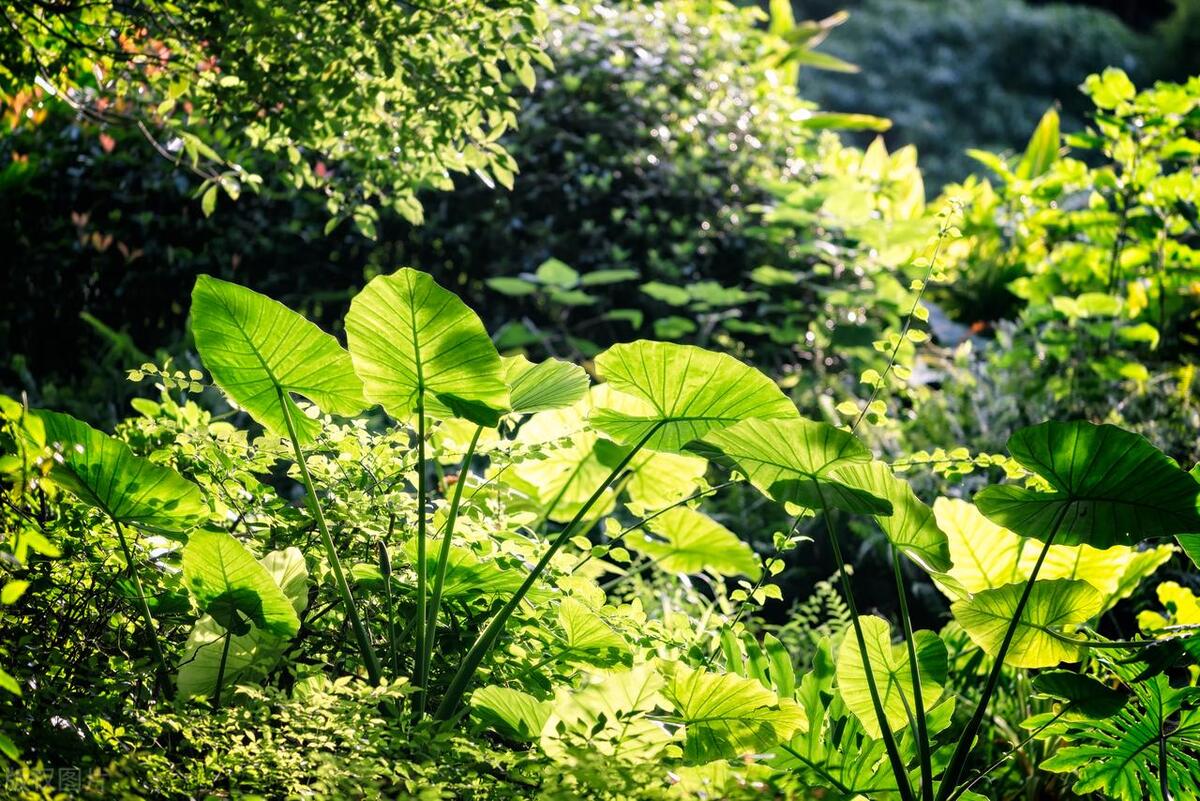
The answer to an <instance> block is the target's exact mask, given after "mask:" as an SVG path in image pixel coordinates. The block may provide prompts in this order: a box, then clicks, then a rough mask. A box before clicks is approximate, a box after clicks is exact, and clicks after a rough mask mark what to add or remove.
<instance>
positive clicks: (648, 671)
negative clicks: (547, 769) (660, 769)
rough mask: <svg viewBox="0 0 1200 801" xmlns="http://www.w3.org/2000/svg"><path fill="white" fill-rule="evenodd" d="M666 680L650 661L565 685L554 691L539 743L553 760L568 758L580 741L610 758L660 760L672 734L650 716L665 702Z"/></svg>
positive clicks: (643, 760)
mask: <svg viewBox="0 0 1200 801" xmlns="http://www.w3.org/2000/svg"><path fill="white" fill-rule="evenodd" d="M662 687H663V678H662V676H661V675H659V672H658V669H657V665H656V663H654V662H647V663H644V664H641V665H638V666H636V667H634V668H633V669H632V670H624V671H619V672H614V673H602V674H598V675H595V676H588V677H586V681H584V682H580V683H578V684H576V685H562V686H560V687H559V688H558V690H557V691H556V692H555V695H554V706H553V711H552V712H551V714H550V717H549V718H548V719H547V720H546V724H545V726H543V727H542V736H541V740H540V744H541V747H542V751H544V752H545V753H546V754H547V755H548V756H549V757H550V758H551V759H563V758H567V757H568V754H569V753H570V750H569V749H572V748H578V747H579V745H578V744H579V743H580V742H586V743H587V747H588V748H589V749H591V750H594V751H595V752H597V753H599V754H601V755H603V756H605V757H610V758H617V759H628V760H635V761H638V762H649V761H652V760H655V759H658V758H659V757H660V756H661V754H662V752H663V751H664V750H665V749H666V747H667V746H668V745H670V744H671V735H670V734H668V733H667V731H666V730H665V729H664V728H663V726H662V725H661V724H659V723H658V722H657V721H655V720H652V719H651V718H650V717H649V716H648V715H649V713H650V712H652V711H653V710H654V709H655V708H656V707H659V706H662V705H663V703H664V701H663V699H662V695H661V692H660V691H661V690H662Z"/></svg>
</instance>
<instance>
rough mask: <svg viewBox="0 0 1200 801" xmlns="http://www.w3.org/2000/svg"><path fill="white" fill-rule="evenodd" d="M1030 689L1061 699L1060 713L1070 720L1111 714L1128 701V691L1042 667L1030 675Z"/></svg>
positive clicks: (1066, 671) (1106, 716) (1084, 677)
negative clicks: (1031, 684) (1061, 708)
mask: <svg viewBox="0 0 1200 801" xmlns="http://www.w3.org/2000/svg"><path fill="white" fill-rule="evenodd" d="M1033 689H1034V692H1036V693H1038V694H1039V695H1044V696H1047V697H1050V698H1054V699H1055V700H1058V701H1062V702H1063V703H1064V704H1065V706H1066V708H1064V709H1063V710H1062V714H1063V715H1066V716H1069V719H1072V720H1088V719H1095V718H1108V717H1112V716H1113V715H1115V714H1116V713H1117V712H1119V711H1120V710H1121V707H1123V706H1125V702H1126V701H1128V700H1129V696H1128V694H1126V693H1124V692H1122V691H1120V690H1114V689H1113V688H1112V687H1109V686H1108V685H1107V684H1105V683H1104V682H1102V681H1099V680H1098V679H1094V678H1092V677H1091V676H1085V675H1083V674H1082V673H1075V672H1074V671H1071V670H1043V671H1042V672H1040V673H1038V674H1037V675H1036V676H1034V677H1033Z"/></svg>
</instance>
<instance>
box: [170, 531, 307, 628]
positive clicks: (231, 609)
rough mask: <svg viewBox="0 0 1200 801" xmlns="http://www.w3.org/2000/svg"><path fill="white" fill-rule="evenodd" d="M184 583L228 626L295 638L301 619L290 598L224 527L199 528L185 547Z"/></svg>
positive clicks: (193, 595)
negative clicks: (253, 626)
mask: <svg viewBox="0 0 1200 801" xmlns="http://www.w3.org/2000/svg"><path fill="white" fill-rule="evenodd" d="M182 561H183V583H184V584H185V585H186V586H187V588H188V591H189V592H190V593H191V594H192V597H193V598H195V599H196V604H197V606H199V607H200V608H201V609H202V610H204V611H205V612H206V613H208V614H209V615H211V616H212V618H213V619H214V620H216V622H217V623H219V624H220V625H221V626H222V627H223V628H224V629H226V630H228V631H232V632H233V633H234V634H246V633H248V632H249V631H250V624H251V623H253V624H254V625H255V626H256V627H258V628H260V629H262V630H264V631H266V632H268V633H270V634H274V635H276V636H279V637H291V636H293V635H295V634H296V632H297V631H299V629H300V620H299V618H298V617H296V610H295V608H294V607H293V605H292V601H291V599H289V598H288V597H287V596H286V595H284V593H283V590H282V589H280V587H279V585H278V584H276V583H275V579H274V577H273V576H272V575H271V573H270V572H269V571H268V570H267V568H265V567H263V565H261V564H260V563H259V562H258V561H257V560H256V559H255V558H254V557H253V556H252V555H251V554H250V552H249V551H247V550H246V547H245V546H244V545H242V544H241V543H240V542H238V541H237V540H236V539H235V538H234V537H233V536H232V535H231V534H229V533H228V532H225V531H208V530H205V531H197V532H196V533H194V534H193V535H192V536H191V538H190V539H189V540H188V544H187V545H186V546H184V548H183V560H182Z"/></svg>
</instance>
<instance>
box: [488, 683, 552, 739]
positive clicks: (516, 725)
mask: <svg viewBox="0 0 1200 801" xmlns="http://www.w3.org/2000/svg"><path fill="white" fill-rule="evenodd" d="M553 709H554V705H553V704H552V703H551V702H549V701H539V700H537V699H536V698H534V697H533V696H532V695H529V694H528V693H523V692H521V691H520V690H513V689H510V688H508V687H497V686H496V685H494V684H493V685H489V686H487V687H480V688H479V689H478V690H476V691H475V692H473V693H471V714H472V715H473V716H474V717H475V718H476V719H477V720H479V721H480V722H481V723H483V724H484V725H486V726H488V727H490V728H492V729H494V730H495V731H497V732H499V733H500V734H502V735H504V736H505V737H508V738H509V739H510V740H515V741H517V742H522V743H529V742H533V741H534V740H536V739H537V738H538V736H539V735H540V734H541V733H542V728H543V727H544V726H545V725H546V721H547V720H548V719H549V718H550V713H551V711H552V710H553Z"/></svg>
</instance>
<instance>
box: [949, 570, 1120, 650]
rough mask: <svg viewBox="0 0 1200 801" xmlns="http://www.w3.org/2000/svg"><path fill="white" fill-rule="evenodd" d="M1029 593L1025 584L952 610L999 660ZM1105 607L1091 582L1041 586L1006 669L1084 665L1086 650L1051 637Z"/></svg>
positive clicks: (1015, 638)
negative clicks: (1019, 606)
mask: <svg viewBox="0 0 1200 801" xmlns="http://www.w3.org/2000/svg"><path fill="white" fill-rule="evenodd" d="M1024 589H1025V584H1024V582H1020V583H1017V584H1006V585H1004V586H1003V587H997V588H996V589H991V590H983V591H982V592H979V593H976V594H975V595H974V596H973V597H971V598H968V599H965V600H961V601H955V602H954V603H953V604H952V605H951V607H950V609H951V612H952V613H953V614H954V619H955V620H957V621H958V623H959V625H960V626H962V627H963V629H964V630H965V631H966V632H967V634H968V635H970V637H971V639H972V640H974V641H975V644H976V645H978V646H979V647H980V648H982V649H983V650H984V651H986V652H987V653H989V654H992V655H993V656H994V655H995V654H996V653H997V652H998V651H999V650H1000V645H1001V643H1002V642H1003V640H1004V634H1005V632H1006V631H1007V630H1008V627H1009V626H1010V625H1011V624H1012V621H1013V617H1014V614H1015V612H1016V609H1017V602H1018V600H1019V599H1020V597H1021V593H1022V592H1023V591H1024ZM1103 602H1104V597H1103V596H1102V595H1101V594H1100V593H1099V592H1097V591H1096V589H1095V588H1094V587H1092V585H1090V584H1088V583H1087V582H1086V581H1073V580H1071V579H1052V580H1049V581H1038V582H1036V583H1035V584H1034V585H1033V589H1032V591H1031V592H1030V593H1029V602H1028V604H1027V605H1026V606H1025V611H1024V613H1023V614H1022V615H1021V622H1020V623H1019V624H1018V626H1017V630H1016V633H1015V634H1014V635H1013V639H1012V644H1011V645H1010V646H1009V649H1008V653H1007V654H1005V656H1004V662H1005V664H1009V665H1013V666H1014V667H1026V668H1040V667H1055V666H1057V665H1059V664H1060V663H1062V662H1078V661H1079V659H1080V657H1081V655H1082V654H1083V649H1082V648H1081V647H1080V646H1078V645H1072V644H1071V643H1068V642H1064V641H1063V640H1061V639H1059V638H1057V637H1054V636H1053V635H1051V634H1050V633H1049V632H1051V631H1053V632H1055V633H1058V634H1064V629H1069V628H1071V627H1074V626H1077V625H1079V624H1081V623H1083V622H1085V621H1087V620H1089V619H1090V618H1092V617H1094V616H1095V615H1096V614H1097V613H1099V611H1100V608H1101V605H1102V604H1103ZM1065 633H1067V634H1069V632H1065Z"/></svg>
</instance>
